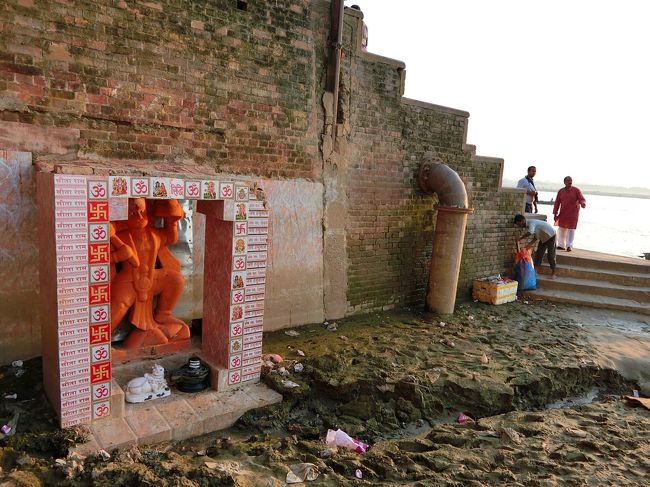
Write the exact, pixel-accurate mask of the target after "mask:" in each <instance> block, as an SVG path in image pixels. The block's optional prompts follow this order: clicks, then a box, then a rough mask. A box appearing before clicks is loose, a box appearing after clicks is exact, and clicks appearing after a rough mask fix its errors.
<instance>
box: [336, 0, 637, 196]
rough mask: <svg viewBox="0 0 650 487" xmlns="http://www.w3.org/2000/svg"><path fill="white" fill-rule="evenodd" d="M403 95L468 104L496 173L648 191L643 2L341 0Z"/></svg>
mask: <svg viewBox="0 0 650 487" xmlns="http://www.w3.org/2000/svg"><path fill="white" fill-rule="evenodd" d="M345 4H346V5H347V6H350V5H352V4H357V5H359V6H360V7H361V10H362V12H363V13H364V21H365V22H366V24H367V25H368V31H369V34H368V37H369V42H368V50H369V51H370V52H373V53H376V54H380V55H382V56H386V57H390V58H394V59H398V60H400V61H404V62H405V63H406V93H405V96H407V97H409V98H415V99H418V100H422V101H427V102H430V103H435V104H438V105H444V106H448V107H453V108H458V109H461V110H465V111H468V112H469V113H470V119H469V133H468V137H467V142H468V143H469V144H474V145H476V148H477V154H479V155H484V156H492V157H501V158H503V159H505V169H504V176H505V177H506V178H511V179H519V178H521V177H523V176H524V175H525V172H526V167H528V166H529V165H531V164H533V165H536V166H537V180H538V181H557V182H558V187H561V186H562V179H563V178H564V176H566V175H571V176H572V177H573V181H574V184H575V185H576V186H578V187H579V186H580V183H581V182H583V183H591V184H609V185H617V186H638V187H645V188H650V157H649V156H648V153H649V152H648V151H649V149H648V148H647V147H646V140H647V138H648V137H649V136H650V120H649V118H648V116H649V114H650V75H649V71H650V69H649V66H648V65H649V62H648V57H649V55H648V51H649V50H650V27H649V24H648V22H649V19H650V2H648V1H646V0H618V1H614V0H610V1H602V0H564V1H560V0H546V1H544V2H542V1H537V2H532V1H528V0H493V1H486V0H445V1H439V0H402V1H400V2H397V1H395V0H358V1H349V0H346V2H345Z"/></svg>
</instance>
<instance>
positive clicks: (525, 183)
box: [517, 166, 537, 213]
mask: <svg viewBox="0 0 650 487" xmlns="http://www.w3.org/2000/svg"><path fill="white" fill-rule="evenodd" d="M535 174H537V168H536V167H535V166H530V167H529V168H528V174H527V175H526V177H523V178H521V179H520V180H519V181H517V187H518V188H523V189H525V190H526V207H525V209H524V211H525V212H526V213H532V212H533V206H534V207H535V213H537V189H536V188H535V183H534V182H533V178H534V177H535Z"/></svg>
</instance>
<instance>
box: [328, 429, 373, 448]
mask: <svg viewBox="0 0 650 487" xmlns="http://www.w3.org/2000/svg"><path fill="white" fill-rule="evenodd" d="M325 443H327V446H341V447H343V448H347V449H348V450H353V451H355V452H357V453H365V452H366V451H367V450H368V444H367V443H364V442H363V441H360V440H357V439H355V438H352V437H351V436H350V435H348V434H347V433H346V432H345V431H341V430H340V429H337V430H336V431H334V430H327V436H326V437H325Z"/></svg>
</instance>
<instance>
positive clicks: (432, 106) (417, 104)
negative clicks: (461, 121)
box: [402, 97, 469, 118]
mask: <svg viewBox="0 0 650 487" xmlns="http://www.w3.org/2000/svg"><path fill="white" fill-rule="evenodd" d="M402 104H403V105H410V106H413V107H417V108H426V109H429V110H435V111H437V112H443V113H449V114H451V115H458V116H461V117H464V118H469V112H466V111H464V110H459V109H457V108H450V107H445V106H442V105H435V104H433V103H428V102H426V101H420V100H414V99H412V98H406V97H402Z"/></svg>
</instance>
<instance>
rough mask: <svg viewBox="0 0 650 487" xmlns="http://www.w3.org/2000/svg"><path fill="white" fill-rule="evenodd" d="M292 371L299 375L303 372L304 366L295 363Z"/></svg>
mask: <svg viewBox="0 0 650 487" xmlns="http://www.w3.org/2000/svg"><path fill="white" fill-rule="evenodd" d="M293 370H294V371H295V372H297V373H299V374H300V373H301V372H302V371H303V370H305V366H304V365H302V364H301V363H297V364H296V365H294V366H293Z"/></svg>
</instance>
